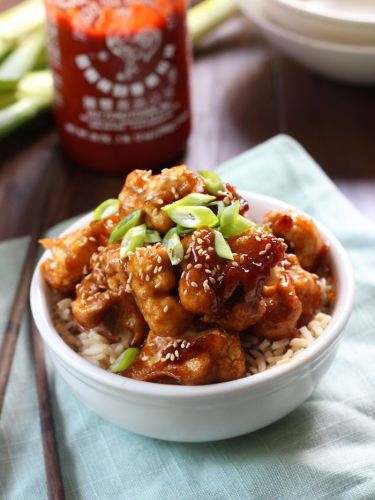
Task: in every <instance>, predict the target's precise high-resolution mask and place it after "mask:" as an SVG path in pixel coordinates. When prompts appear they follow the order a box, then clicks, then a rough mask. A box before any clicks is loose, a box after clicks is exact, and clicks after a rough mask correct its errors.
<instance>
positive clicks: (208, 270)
mask: <svg viewBox="0 0 375 500" xmlns="http://www.w3.org/2000/svg"><path fill="white" fill-rule="evenodd" d="M215 271H216V269H215ZM204 272H205V273H207V274H212V271H211V269H205V270H204Z"/></svg>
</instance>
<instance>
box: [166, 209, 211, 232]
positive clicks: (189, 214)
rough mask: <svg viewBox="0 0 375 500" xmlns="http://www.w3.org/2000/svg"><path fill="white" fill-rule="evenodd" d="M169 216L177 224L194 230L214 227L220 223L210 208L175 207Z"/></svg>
mask: <svg viewBox="0 0 375 500" xmlns="http://www.w3.org/2000/svg"><path fill="white" fill-rule="evenodd" d="M168 216H169V218H170V219H172V220H173V222H175V223H176V224H180V225H181V226H183V227H187V228H194V229H197V228H199V227H203V226H208V227H212V226H215V225H216V224H217V223H218V222H219V219H218V218H217V217H216V215H215V214H214V213H213V211H212V210H210V209H209V208H208V207H175V208H173V209H172V210H170V211H169V212H168Z"/></svg>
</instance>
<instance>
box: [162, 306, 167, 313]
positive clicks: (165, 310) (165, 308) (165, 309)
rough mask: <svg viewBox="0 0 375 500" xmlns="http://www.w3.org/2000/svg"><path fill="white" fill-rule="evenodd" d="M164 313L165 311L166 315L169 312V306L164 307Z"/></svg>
mask: <svg viewBox="0 0 375 500" xmlns="http://www.w3.org/2000/svg"><path fill="white" fill-rule="evenodd" d="M163 311H164V312H165V313H166V312H168V305H166V306H164V307H163Z"/></svg>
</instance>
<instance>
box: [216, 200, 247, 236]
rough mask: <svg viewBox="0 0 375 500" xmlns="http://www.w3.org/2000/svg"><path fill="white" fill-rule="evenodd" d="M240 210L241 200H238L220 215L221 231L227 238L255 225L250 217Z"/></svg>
mask: <svg viewBox="0 0 375 500" xmlns="http://www.w3.org/2000/svg"><path fill="white" fill-rule="evenodd" d="M239 210H240V202H239V201H236V202H235V203H233V204H232V205H229V206H228V207H225V208H224V210H223V211H222V213H221V215H220V231H221V232H222V233H223V236H224V237H225V238H229V237H230V236H238V235H239V234H242V233H243V232H244V231H246V230H247V229H250V228H251V227H253V224H252V223H251V222H250V221H249V220H248V219H245V217H242V215H240V214H239Z"/></svg>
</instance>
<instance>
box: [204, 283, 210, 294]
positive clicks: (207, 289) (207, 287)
mask: <svg viewBox="0 0 375 500" xmlns="http://www.w3.org/2000/svg"><path fill="white" fill-rule="evenodd" d="M203 290H204V291H205V292H208V291H209V290H210V285H209V284H208V281H207V280H204V281H203Z"/></svg>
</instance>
